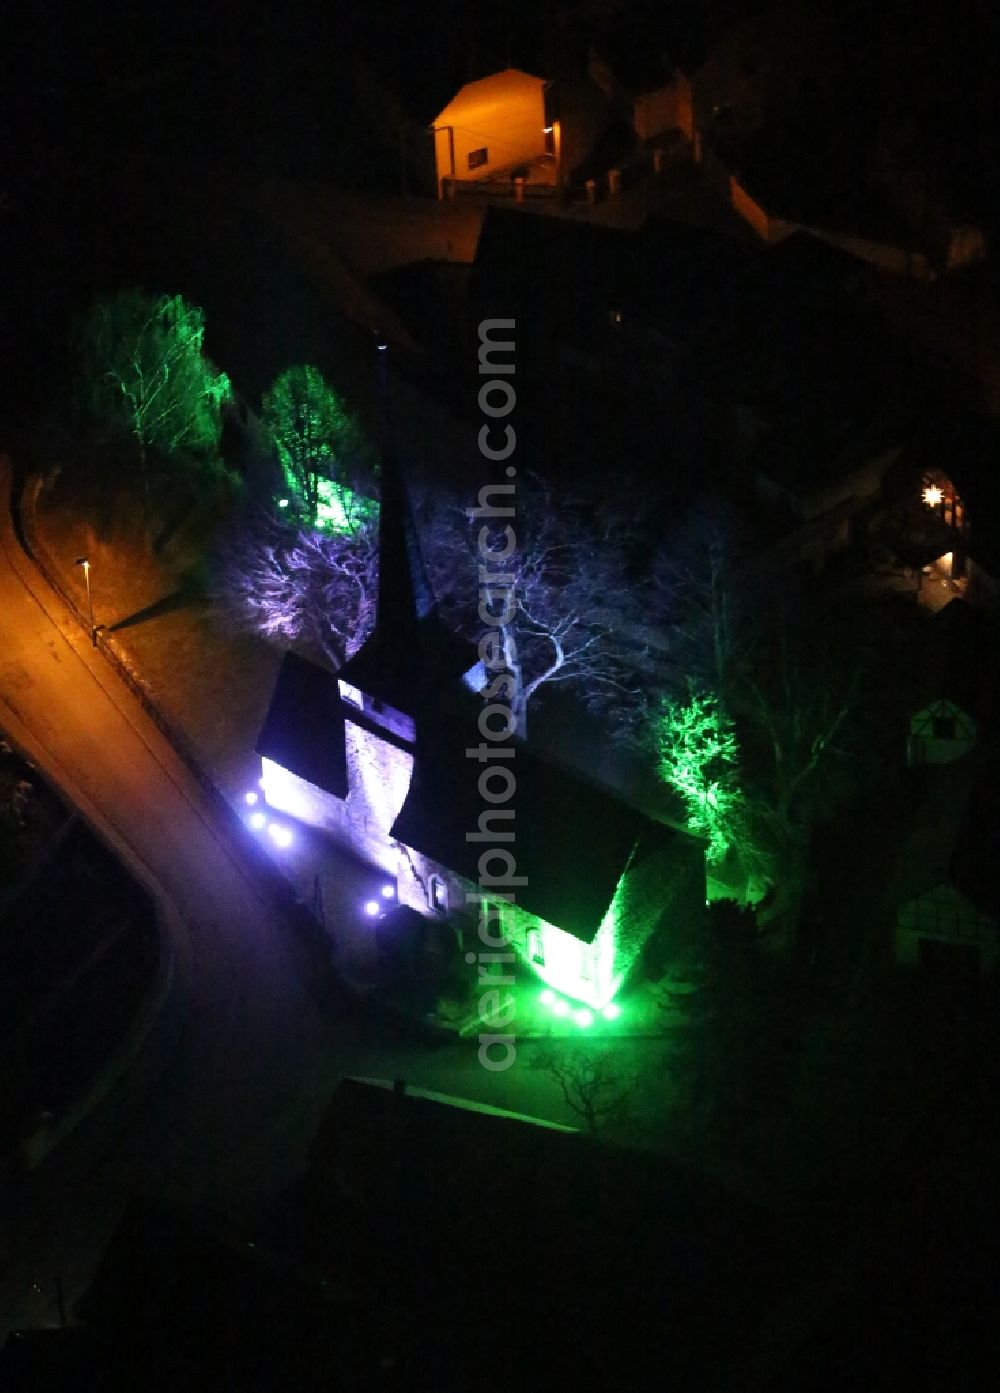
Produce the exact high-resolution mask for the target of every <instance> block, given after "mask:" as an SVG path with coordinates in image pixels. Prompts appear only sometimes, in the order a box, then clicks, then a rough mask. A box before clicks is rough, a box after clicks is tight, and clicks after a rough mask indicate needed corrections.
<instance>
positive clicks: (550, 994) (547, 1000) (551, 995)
mask: <svg viewBox="0 0 1000 1393" xmlns="http://www.w3.org/2000/svg"><path fill="white" fill-rule="evenodd" d="M555 999H556V994H555V992H554V991H551V990H550V989H549V988H548V987H546V988H545V990H544V991H543V992H542V994H541V996H540V997H539V998H538V1000H539V1001H540V1002H541V1003H542V1005H543V1006H551V1005H552V1003H553V1002H554V1001H555Z"/></svg>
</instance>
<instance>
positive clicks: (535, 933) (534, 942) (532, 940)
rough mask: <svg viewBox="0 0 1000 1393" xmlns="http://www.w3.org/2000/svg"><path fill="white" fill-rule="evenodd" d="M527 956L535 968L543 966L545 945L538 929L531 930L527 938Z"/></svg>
mask: <svg viewBox="0 0 1000 1393" xmlns="http://www.w3.org/2000/svg"><path fill="white" fill-rule="evenodd" d="M528 956H529V957H530V958H531V961H532V962H533V963H534V964H535V965H536V966H537V967H544V966H545V944H544V942H543V941H542V935H541V931H540V930H539V929H532V930H531V933H530V935H529V937H528Z"/></svg>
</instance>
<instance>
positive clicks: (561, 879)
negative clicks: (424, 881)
mask: <svg viewBox="0 0 1000 1393" xmlns="http://www.w3.org/2000/svg"><path fill="white" fill-rule="evenodd" d="M480 743H481V736H480V735H479V733H478V730H477V727H476V726H475V725H474V724H473V722H472V721H471V720H470V721H469V723H468V725H467V726H465V727H464V729H463V727H462V726H461V725H458V724H456V723H454V722H449V723H447V724H444V723H442V724H441V725H440V726H439V727H438V728H437V729H436V730H433V731H432V732H431V733H430V734H429V735H425V736H424V738H423V739H422V740H418V745H417V755H416V761H415V766H414V771H413V778H412V780H411V783H410V789H409V793H408V795H407V798H406V801H405V802H404V804H403V807H402V809H401V811H400V813H399V816H398V818H397V819H396V823H395V825H394V827H393V836H395V837H398V838H399V840H400V841H402V842H404V843H405V844H406V845H407V846H410V847H413V848H414V850H416V851H419V852H421V853H422V854H423V855H425V856H428V857H430V858H431V859H432V860H434V861H437V862H438V863H439V864H440V865H443V866H447V867H448V868H449V869H451V870H452V871H455V872H456V873H457V874H459V875H462V876H464V877H465V878H466V879H467V880H470V881H472V882H473V883H478V882H479V881H480V879H481V876H480V871H479V858H480V856H481V855H482V853H483V852H484V851H486V850H488V849H489V848H490V847H491V846H502V845H503V843H502V841H501V840H500V838H499V837H498V836H496V835H494V836H493V837H492V838H490V837H486V838H484V840H483V841H470V840H469V834H470V833H475V832H476V830H477V828H479V826H480V825H481V823H480V819H481V818H482V817H483V816H484V815H486V814H488V813H489V811H490V807H491V805H490V804H489V803H488V802H487V801H486V799H485V798H484V797H483V794H482V792H481V790H480V787H479V780H480V775H481V774H482V772H483V770H484V768H485V767H486V766H484V765H483V764H480V763H479V761H478V760H477V759H470V758H469V757H467V755H466V753H465V751H466V749H467V748H468V749H475V748H477V747H478V746H479V745H480ZM511 748H513V749H514V750H515V754H514V756H513V758H512V759H510V760H509V761H507V760H503V761H500V760H497V761H495V764H494V767H495V768H496V767H499V766H500V765H501V764H503V765H505V766H506V767H509V769H510V771H511V774H512V775H513V777H514V780H515V789H516V791H515V793H514V794H513V796H512V797H511V799H510V801H509V804H507V805H499V806H509V808H510V809H512V810H513V814H514V816H513V818H512V819H511V820H510V821H509V822H504V820H503V819H497V818H494V819H493V820H492V821H491V822H489V821H488V822H486V823H485V824H484V825H485V826H487V827H492V828H501V829H502V828H504V827H512V828H513V829H514V832H515V841H513V842H512V843H511V844H510V847H509V849H510V851H511V853H512V854H513V856H514V858H515V860H516V862H517V871H516V874H517V875H518V876H519V877H524V883H523V884H518V885H517V886H515V887H514V892H515V898H516V902H517V903H518V904H519V905H520V906H521V907H522V908H523V909H526V910H528V911H529V912H530V913H532V914H536V915H537V916H538V917H539V918H541V919H545V920H547V921H548V922H549V923H551V924H556V925H558V926H559V927H560V928H561V929H564V930H566V931H567V932H568V933H572V934H574V935H576V936H577V937H579V938H581V939H583V940H585V941H586V942H589V941H590V940H591V939H592V938H593V936H594V934H595V932H596V931H597V929H598V927H599V926H600V923H601V921H602V919H603V918H604V915H605V914H606V913H607V910H608V908H609V907H610V905H611V901H612V898H613V896H614V892H615V888H616V886H617V885H618V882H619V881H620V880H621V877H622V875H623V873H624V871H625V869H626V867H627V866H628V865H629V864H630V862H631V861H633V859H634V858H642V857H645V856H649V855H654V854H663V855H666V856H667V857H669V858H671V859H675V858H676V859H677V860H678V861H683V862H685V864H686V863H687V862H689V861H690V860H691V859H692V858H700V857H701V856H702V848H701V844H700V842H697V841H695V840H694V839H693V838H692V837H690V836H689V835H688V834H687V833H686V832H683V831H677V830H674V829H673V828H670V827H668V826H666V825H665V824H662V823H658V822H654V821H652V819H650V818H648V817H647V816H646V815H645V814H644V813H641V812H639V811H638V810H636V809H635V808H632V807H630V806H629V805H628V804H627V803H624V802H622V801H621V800H620V799H619V798H618V797H616V796H615V795H614V794H613V793H610V792H608V791H607V790H605V789H603V788H601V787H600V786H598V785H597V784H594V783H591V782H590V781H589V780H587V779H586V778H584V777H583V775H581V774H578V773H576V772H575V771H573V770H570V769H567V768H565V767H563V766H562V765H559V764H556V763H554V762H552V761H549V760H545V759H542V758H540V757H539V756H538V755H536V754H534V753H533V752H532V751H531V750H530V749H529V748H528V747H527V746H524V745H521V744H517V745H516V746H512V747H511ZM500 779H501V776H499V775H497V776H496V778H495V782H494V784H493V788H494V789H495V790H496V791H497V792H501V791H502V786H501V782H500ZM493 869H494V870H496V869H497V867H496V866H495V865H494V867H493Z"/></svg>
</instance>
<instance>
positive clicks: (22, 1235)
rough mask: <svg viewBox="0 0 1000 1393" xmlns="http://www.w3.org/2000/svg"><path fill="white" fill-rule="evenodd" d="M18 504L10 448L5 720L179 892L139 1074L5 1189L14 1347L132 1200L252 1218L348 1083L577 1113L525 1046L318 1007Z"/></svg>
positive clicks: (226, 826) (2, 663)
mask: <svg viewBox="0 0 1000 1393" xmlns="http://www.w3.org/2000/svg"><path fill="white" fill-rule="evenodd" d="M8 496H9V465H8V464H7V462H6V461H5V460H4V458H3V456H0V727H5V728H6V729H7V730H8V731H9V733H10V735H11V736H12V738H13V739H14V740H15V741H17V742H18V743H19V744H20V745H21V746H22V747H23V748H24V749H25V751H26V752H27V754H28V755H29V757H30V758H31V759H32V760H33V761H34V762H35V763H36V764H37V765H38V767H39V768H41V769H42V770H43V771H44V772H45V773H46V774H47V775H48V776H49V777H50V778H51V779H52V780H53V781H54V782H55V783H56V784H57V785H58V786H59V787H60V788H61V789H62V791H63V793H64V796H65V797H66V799H67V801H68V802H70V803H72V804H74V805H75V806H76V807H77V808H78V809H79V810H80V811H81V812H82V813H83V814H84V815H85V816H86V817H87V818H88V819H89V820H90V821H91V823H92V824H93V825H94V826H95V827H96V828H97V829H98V830H99V831H100V832H101V833H102V834H103V835H104V836H105V838H106V839H107V840H108V841H109V842H110V843H111V844H112V845H114V846H115V847H116V848H117V849H118V851H119V854H120V855H121V856H122V857H123V859H124V860H126V861H127V862H128V863H129V864H131V865H132V867H133V869H134V870H135V872H136V874H137V875H138V876H139V877H140V878H141V879H143V880H144V881H145V882H146V883H147V885H149V886H150V888H151V889H153V890H154V891H156V892H157V893H158V894H159V895H160V896H161V897H162V898H163V899H165V901H166V902H167V906H168V908H167V913H166V915H165V942H166V946H167V948H168V950H169V956H170V958H171V961H172V976H171V980H170V985H169V990H167V991H166V993H165V996H164V998H163V1001H162V1005H161V1008H160V1010H159V1011H158V1013H157V1014H156V1016H155V1019H154V1020H153V1024H152V1026H151V1028H150V1030H149V1032H148V1034H147V1035H146V1036H145V1037H144V1039H143V1041H142V1044H141V1046H140V1048H139V1049H138V1051H137V1052H136V1054H135V1056H134V1058H133V1059H132V1061H131V1063H130V1064H129V1066H128V1067H127V1068H126V1069H125V1070H124V1071H123V1072H122V1074H121V1076H120V1077H119V1078H118V1080H117V1081H116V1082H114V1083H113V1084H112V1085H111V1086H110V1087H109V1089H108V1090H107V1093H106V1096H104V1097H103V1099H102V1100H101V1101H100V1102H99V1103H97V1104H96V1105H95V1107H94V1108H93V1109H92V1110H91V1111H90V1112H89V1113H88V1114H87V1115H86V1116H85V1117H84V1118H83V1119H82V1120H81V1121H80V1123H79V1124H78V1125H77V1126H76V1127H75V1128H74V1129H73V1130H72V1131H71V1132H70V1133H69V1134H68V1136H67V1137H66V1138H65V1139H64V1140H63V1141H62V1142H61V1143H60V1145H59V1146H57V1147H56V1148H55V1149H54V1150H53V1151H52V1152H51V1153H50V1154H49V1156H48V1157H47V1158H46V1159H45V1160H44V1162H43V1163H42V1164H41V1165H40V1166H39V1167H38V1168H37V1169H36V1170H34V1171H33V1172H31V1173H30V1174H29V1175H28V1176H27V1177H26V1178H24V1179H23V1180H22V1181H20V1182H19V1183H18V1184H17V1186H16V1188H15V1190H14V1192H13V1193H11V1194H8V1195H6V1196H5V1197H4V1200H5V1203H4V1207H5V1209H6V1211H7V1212H6V1214H4V1215H3V1216H0V1341H2V1339H3V1338H5V1337H6V1335H7V1333H9V1331H10V1330H12V1329H16V1328H18V1327H31V1326H36V1325H41V1324H48V1323H55V1320H56V1314H57V1313H56V1304H55V1276H56V1275H57V1274H58V1276H59V1278H60V1279H61V1281H62V1284H63V1287H64V1291H65V1297H66V1303H67V1307H68V1308H69V1309H70V1310H71V1309H72V1303H73V1301H74V1299H75V1298H76V1297H77V1296H78V1295H79V1294H80V1293H81V1292H82V1291H83V1290H84V1289H85V1288H86V1286H87V1284H88V1282H89V1280H90V1279H91V1277H92V1276H93V1273H94V1271H95V1269H96V1266H97V1264H98V1262H99V1260H100V1257H101V1254H102V1252H103V1251H104V1248H105V1246H106V1244H107V1241H108V1239H109V1237H110V1235H111V1233H112V1231H113V1229H114V1226H115V1224H116V1222H117V1219H118V1217H119V1216H120V1214H121V1212H122V1210H123V1208H124V1206H125V1204H126V1203H127V1200H128V1198H129V1196H130V1195H132V1194H136V1193H139V1194H142V1193H148V1194H155V1195H157V1196H159V1197H161V1198H163V1199H164V1200H166V1201H168V1202H176V1203H178V1204H181V1205H184V1206H205V1207H208V1208H211V1209H215V1210H217V1211H219V1212H220V1213H222V1214H224V1215H227V1216H231V1217H233V1218H235V1219H236V1220H239V1219H241V1218H250V1217H252V1215H253V1214H254V1212H255V1209H256V1206H257V1205H258V1204H259V1202H260V1200H261V1199H262V1198H264V1197H265V1196H266V1195H267V1194H268V1193H270V1192H273V1191H274V1190H276V1189H277V1188H279V1187H280V1186H281V1185H282V1184H283V1183H284V1182H286V1181H287V1180H288V1179H290V1178H291V1176H292V1175H293V1174H294V1173H295V1171H296V1170H297V1169H299V1168H300V1166H301V1164H302V1163H303V1161H304V1159H305V1156H306V1154H307V1149H308V1144H309V1141H310V1138H311V1137H312V1135H313V1133H314V1131H315V1129H316V1127H317V1125H318V1123H319V1120H320V1118H321V1116H322V1113H323V1111H324V1109H325V1107H326V1104H327V1102H328V1100H329V1097H330V1094H331V1092H332V1090H333V1088H334V1087H335V1085H336V1083H337V1081H338V1079H339V1078H340V1077H341V1075H343V1074H359V1075H363V1076H369V1077H380V1078H386V1077H405V1078H406V1079H407V1080H408V1081H410V1082H411V1083H413V1084H414V1085H420V1086H423V1087H427V1088H432V1089H437V1090H438V1091H440V1092H446V1093H451V1094H455V1095H459V1096H463V1097H468V1098H477V1099H479V1100H481V1101H483V1102H488V1103H492V1104H494V1105H496V1106H501V1107H508V1108H511V1109H514V1110H518V1111H524V1112H531V1113H534V1114H535V1115H538V1116H550V1117H553V1118H555V1119H557V1120H560V1121H571V1120H572V1119H571V1118H568V1117H567V1116H566V1115H565V1112H564V1109H563V1107H562V1105H561V1103H560V1101H559V1098H558V1094H557V1091H556V1086H555V1084H554V1083H553V1082H552V1081H550V1080H548V1079H546V1078H544V1077H543V1076H541V1075H539V1074H538V1073H537V1072H534V1071H531V1072H529V1071H528V1069H527V1067H526V1060H525V1061H524V1063H522V1057H521V1056H520V1055H519V1058H518V1066H517V1067H515V1068H514V1069H511V1070H509V1071H508V1072H507V1073H505V1074H491V1073H489V1072H487V1071H486V1070H484V1069H482V1068H481V1067H480V1066H479V1064H478V1061H477V1045H476V1042H475V1041H474V1040H470V1041H468V1042H462V1043H459V1044H456V1045H454V1046H449V1047H447V1048H444V1049H429V1048H427V1047H424V1046H420V1045H415V1044H413V1043H412V1042H410V1043H402V1042H401V1041H400V1040H398V1039H396V1040H393V1039H392V1038H387V1033H386V1032H385V1031H378V1032H376V1029H375V1028H374V1027H373V1026H372V1025H371V1024H370V1023H368V1022H367V1021H366V1020H365V1018H364V1017H363V1015H361V1014H360V1013H358V1012H357V1011H353V1010H343V1011H339V1010H338V1009H337V1008H336V1007H334V1006H331V1005H329V1004H327V1005H326V1006H324V1007H323V1008H322V1009H321V1007H320V1006H319V1004H318V1000H317V997H316V995H315V993H314V991H313V988H312V981H313V971H314V969H313V968H312V967H311V965H310V961H309V955H308V952H307V951H306V949H305V948H304V946H303V945H302V943H301V941H300V940H299V939H298V938H297V937H296V936H295V935H294V933H293V932H292V931H291V930H290V928H289V926H288V924H287V923H286V921H285V918H284V915H283V913H282V911H281V909H280V908H278V907H276V906H275V904H274V902H273V900H272V898H271V896H270V895H269V892H268V880H267V877H266V876H265V875H264V874H262V873H261V868H260V866H259V864H258V863H256V862H255V859H254V857H255V855H260V854H262V853H257V852H255V850H254V848H253V845H252V844H249V845H244V844H243V842H242V840H241V839H239V838H238V837H236V836H234V835H233V828H232V826H231V824H230V823H229V822H228V821H227V820H226V819H224V818H223V817H222V816H220V813H219V811H218V809H217V808H216V807H215V806H214V805H213V804H212V803H211V802H210V800H209V799H208V798H207V796H206V795H205V793H204V792H203V790H202V789H201V787H200V785H199V784H198V783H197V781H196V780H195V779H194V778H193V776H192V775H191V774H190V773H189V771H188V770H187V768H186V766H185V765H184V764H183V763H182V762H181V760H180V759H179V758H178V756H177V755H176V754H175V753H174V751H173V749H172V747H171V746H170V745H169V744H168V743H167V741H166V740H165V738H164V737H163V735H162V734H161V733H160V732H159V730H158V729H157V728H156V726H155V725H153V723H152V721H151V720H150V719H149V717H148V716H147V715H146V713H145V712H144V711H143V709H142V707H141V705H140V704H139V702H138V701H137V700H136V698H135V697H134V696H133V695H132V693H131V692H130V691H129V690H128V688H127V687H126V686H125V685H124V684H123V683H122V682H121V681H120V680H119V679H118V677H117V675H116V674H115V673H114V671H113V670H112V668H111V667H110V665H109V664H108V663H107V662H106V661H105V659H104V658H102V656H101V655H100V654H99V653H98V652H96V651H95V650H94V649H93V648H92V647H91V645H90V642H89V640H88V638H87V636H86V635H85V634H84V633H83V632H82V631H81V630H80V628H79V627H78V625H77V624H76V623H75V621H74V620H73V618H72V616H71V615H70V614H69V613H68V611H67V610H66V608H65V607H64V606H63V604H62V602H61V601H60V600H59V599H58V597H57V596H55V595H54V594H53V593H52V591H51V590H50V589H49V588H48V586H47V585H46V583H45V581H44V580H43V579H42V577H41V576H40V575H39V573H38V572H37V570H36V569H35V567H34V566H33V564H32V563H31V562H30V561H29V560H28V559H27V558H26V557H25V555H24V553H23V551H22V550H21V549H20V547H19V545H18V543H17V541H16V538H15V536H14V533H13V528H12V526H11V521H10V516H9V511H8V508H7V506H6V504H7V499H8Z"/></svg>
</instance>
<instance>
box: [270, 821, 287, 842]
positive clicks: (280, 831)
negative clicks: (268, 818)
mask: <svg viewBox="0 0 1000 1393" xmlns="http://www.w3.org/2000/svg"><path fill="white" fill-rule="evenodd" d="M267 831H268V835H269V836H270V838H271V840H272V841H273V842H274V844H275V846H291V844H292V834H291V832H290V831H289V830H288V828H287V827H282V826H281V824H280V823H278V822H272V823H271V825H270V827H269V828H268V829H267Z"/></svg>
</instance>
